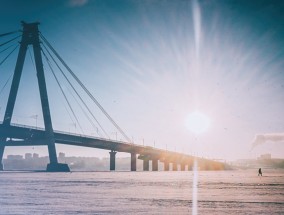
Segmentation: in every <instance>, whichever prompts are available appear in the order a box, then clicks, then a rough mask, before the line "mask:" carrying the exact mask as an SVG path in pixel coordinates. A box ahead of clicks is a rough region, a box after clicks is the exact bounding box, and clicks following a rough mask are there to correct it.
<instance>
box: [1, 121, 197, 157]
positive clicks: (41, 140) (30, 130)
mask: <svg viewBox="0 0 284 215" xmlns="http://www.w3.org/2000/svg"><path fill="white" fill-rule="evenodd" d="M0 137H7V138H8V140H7V141H6V142H1V144H4V145H5V146H31V145H46V144H47V141H45V140H46V136H45V132H44V130H43V129H42V128H35V127H30V126H23V125H16V124H12V125H10V126H5V125H3V124H0ZM54 137H55V142H56V143H59V144H67V145H74V146H83V147H91V148H98V149H105V150H113V151H117V152H127V153H136V154H140V155H143V156H149V157H151V158H156V159H159V160H163V158H164V159H165V158H167V159H169V158H172V159H174V160H176V159H177V158H178V159H179V160H181V159H182V160H184V159H191V160H192V158H193V157H192V156H190V155H186V154H182V153H177V152H171V151H168V150H163V149H158V148H154V147H149V146H142V145H137V144H133V143H127V142H122V141H114V140H110V139H104V138H98V137H92V136H87V135H79V134H70V133H67V132H62V131H54ZM9 139H10V140H9Z"/></svg>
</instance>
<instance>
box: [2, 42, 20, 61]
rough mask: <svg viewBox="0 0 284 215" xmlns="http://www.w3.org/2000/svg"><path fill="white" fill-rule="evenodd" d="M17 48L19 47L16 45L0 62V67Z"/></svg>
mask: <svg viewBox="0 0 284 215" xmlns="http://www.w3.org/2000/svg"><path fill="white" fill-rule="evenodd" d="M18 47H19V45H17V46H16V47H15V48H14V49H13V50H12V51H11V52H10V53H9V54H8V55H7V56H6V57H5V58H4V59H3V60H2V61H1V62H0V66H1V65H2V64H3V63H4V62H5V61H6V60H7V59H8V58H9V57H10V55H11V54H12V53H13V52H14V51H15V50H16V49H17V48H18Z"/></svg>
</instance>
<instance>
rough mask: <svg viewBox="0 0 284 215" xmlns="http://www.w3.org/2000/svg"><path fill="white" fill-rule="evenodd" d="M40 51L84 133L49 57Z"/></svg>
mask: <svg viewBox="0 0 284 215" xmlns="http://www.w3.org/2000/svg"><path fill="white" fill-rule="evenodd" d="M41 51H42V53H43V55H44V57H45V59H46V61H47V63H48V66H49V68H50V70H51V72H52V74H53V76H54V78H55V80H56V83H57V84H58V86H59V88H60V91H61V93H62V94H63V96H64V99H65V101H66V102H67V104H68V107H69V108H70V110H71V112H72V114H73V116H74V118H75V120H76V122H77V123H78V125H79V127H80V129H81V131H82V133H83V134H84V131H83V129H82V126H81V124H80V123H79V120H78V118H77V116H76V114H75V112H74V110H73V108H72V106H71V104H70V102H69V100H68V99H67V97H66V94H65V92H64V90H63V88H62V86H61V84H60V83H59V81H58V78H57V76H56V75H55V73H54V70H53V68H52V66H51V62H50V61H49V58H48V57H47V56H46V54H45V52H44V51H43V49H41Z"/></svg>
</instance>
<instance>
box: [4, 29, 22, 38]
mask: <svg viewBox="0 0 284 215" xmlns="http://www.w3.org/2000/svg"><path fill="white" fill-rule="evenodd" d="M17 32H20V31H19V30H18V31H11V32H8V33H4V34H0V37H4V36H7V35H10V34H15V33H17Z"/></svg>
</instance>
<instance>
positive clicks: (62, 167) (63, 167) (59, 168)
mask: <svg viewBox="0 0 284 215" xmlns="http://www.w3.org/2000/svg"><path fill="white" fill-rule="evenodd" d="M46 171H47V172H70V169H69V166H68V164H66V163H52V162H50V163H49V164H47V167H46Z"/></svg>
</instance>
